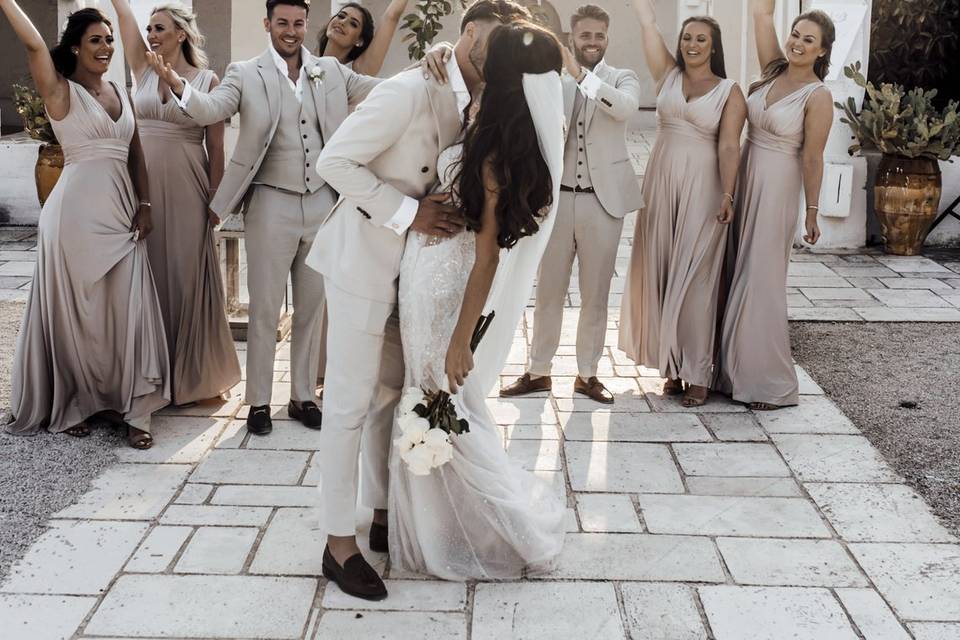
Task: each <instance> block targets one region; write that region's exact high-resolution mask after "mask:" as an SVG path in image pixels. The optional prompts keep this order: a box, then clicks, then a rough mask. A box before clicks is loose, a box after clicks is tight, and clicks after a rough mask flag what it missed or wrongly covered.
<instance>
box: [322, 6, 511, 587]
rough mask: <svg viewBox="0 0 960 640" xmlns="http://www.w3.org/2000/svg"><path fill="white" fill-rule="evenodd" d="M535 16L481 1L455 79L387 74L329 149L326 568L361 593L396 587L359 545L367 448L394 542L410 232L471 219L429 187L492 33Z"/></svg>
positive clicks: (376, 541) (378, 537)
mask: <svg viewBox="0 0 960 640" xmlns="http://www.w3.org/2000/svg"><path fill="white" fill-rule="evenodd" d="M526 16H528V14H527V12H526V10H525V9H524V8H523V7H521V6H520V5H517V4H514V3H513V2H509V1H508V0H478V1H477V2H475V3H474V4H472V5H471V6H470V7H469V8H468V9H467V11H466V13H465V14H464V16H463V19H462V22H461V35H460V39H459V40H458V41H457V44H456V45H455V46H454V55H453V56H452V57H451V58H450V61H449V62H448V64H447V66H446V72H447V77H448V79H449V82H447V83H446V84H444V85H441V84H438V83H437V82H436V81H435V80H434V79H433V78H430V79H426V78H425V77H424V73H423V72H422V71H421V70H419V69H417V70H413V71H406V72H404V73H401V74H399V75H397V76H395V77H393V78H391V79H389V80H387V81H385V82H383V84H381V85H380V86H378V87H377V88H376V89H375V90H374V91H373V92H372V93H371V94H370V97H369V98H367V99H366V100H365V101H364V102H363V104H361V105H360V106H359V107H358V108H357V110H356V111H355V112H354V113H353V114H352V115H351V116H350V117H349V118H347V120H346V121H345V122H344V123H343V125H342V126H341V127H340V129H339V130H338V131H337V133H336V135H334V136H333V138H332V139H331V140H329V141H328V143H327V146H326V148H325V149H324V150H323V153H321V154H320V158H319V160H318V164H317V173H319V174H320V176H321V177H322V178H323V179H324V180H326V181H327V182H328V183H329V184H330V185H331V186H333V187H334V188H335V189H336V190H337V191H338V192H339V193H340V194H341V199H340V201H339V202H338V203H337V205H336V206H335V207H334V209H333V210H332V211H331V212H330V214H329V216H328V217H327V218H326V220H324V222H323V224H322V226H321V227H320V231H319V233H317V238H316V241H315V242H314V245H313V250H312V251H311V252H310V255H309V257H308V258H307V264H308V265H309V266H311V267H313V268H315V269H317V270H318V271H319V272H320V273H322V274H323V277H324V284H325V287H326V292H327V311H328V321H329V324H328V334H327V372H326V380H325V387H324V411H325V413H326V419H325V425H324V430H323V436H322V442H321V445H320V450H319V451H318V454H317V455H318V456H319V465H318V466H319V469H320V471H321V480H320V493H321V498H320V502H321V514H322V515H321V518H322V520H321V522H322V526H323V527H324V529H326V531H327V534H328V537H327V547H326V549H325V550H324V554H323V574H324V575H325V576H326V577H327V578H329V579H331V580H333V581H335V582H337V583H338V585H339V586H340V588H341V589H342V590H343V591H345V592H346V593H349V594H351V595H354V596H357V597H360V598H367V599H371V600H379V599H382V598H385V597H386V595H387V591H386V587H385V586H384V584H383V581H382V580H381V579H380V577H379V576H378V575H377V572H376V571H374V570H373V569H372V568H371V567H370V566H369V564H367V562H366V561H365V560H364V559H363V556H362V555H361V553H360V549H359V547H358V546H357V540H356V520H355V517H356V505H357V489H358V487H357V484H358V481H357V478H358V475H359V474H358V468H357V467H358V457H360V456H361V455H362V458H363V469H362V473H363V483H362V485H363V496H362V502H363V504H365V505H366V506H368V507H372V508H373V509H374V523H373V526H372V528H371V530H370V548H371V549H373V550H374V551H381V552H386V551H387V550H388V548H387V538H388V536H387V513H386V507H387V479H388V470H387V464H388V458H389V451H390V436H391V430H392V426H393V416H394V410H395V408H396V405H397V403H398V401H399V399H400V393H401V388H402V386H403V377H404V370H403V350H402V348H401V344H400V328H399V318H398V315H397V277H398V275H399V273H400V259H401V256H402V255H403V249H404V245H405V242H406V234H407V231H408V230H409V229H413V230H416V231H418V232H420V233H425V234H429V235H436V236H444V237H448V236H451V235H454V234H456V233H458V232H460V230H461V229H462V228H463V224H464V223H463V219H462V216H461V215H460V214H459V213H458V212H457V210H456V209H454V208H453V207H450V206H448V205H446V204H445V201H446V198H447V195H446V194H439V195H433V196H428V195H427V194H428V193H429V192H430V189H431V187H432V186H433V185H434V184H435V183H436V180H437V158H438V157H439V155H440V152H441V151H442V150H443V149H445V148H447V147H448V146H450V145H452V144H453V143H454V142H456V140H457V139H458V138H459V136H460V132H461V128H462V126H463V122H464V118H465V112H466V110H467V108H468V107H469V105H470V102H471V100H472V96H473V95H474V94H475V93H476V91H477V89H478V88H479V86H480V85H481V83H482V71H481V70H482V68H483V63H484V61H485V59H486V43H487V37H488V35H489V34H490V32H491V31H492V30H493V29H494V28H495V27H496V26H497V25H499V24H501V23H503V22H506V21H508V20H511V19H512V18H514V17H526ZM361 442H362V451H361Z"/></svg>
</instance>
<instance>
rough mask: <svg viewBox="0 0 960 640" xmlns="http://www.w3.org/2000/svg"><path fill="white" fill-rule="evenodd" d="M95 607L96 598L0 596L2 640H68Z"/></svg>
mask: <svg viewBox="0 0 960 640" xmlns="http://www.w3.org/2000/svg"><path fill="white" fill-rule="evenodd" d="M96 603H97V598H95V597H92V596H91V597H81V596H44V595H15V594H2V595H0V623H2V627H3V637H4V639H5V640H61V638H69V637H71V636H72V635H73V632H74V631H76V629H77V627H79V626H80V624H81V623H82V622H83V619H84V618H85V617H86V616H87V613H88V612H89V611H90V609H92V608H93V606H94V605H95V604H96Z"/></svg>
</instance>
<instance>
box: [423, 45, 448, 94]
mask: <svg viewBox="0 0 960 640" xmlns="http://www.w3.org/2000/svg"><path fill="white" fill-rule="evenodd" d="M452 56H453V47H452V46H451V45H450V44H449V43H447V42H441V43H439V44H436V45H434V46H433V47H431V49H430V50H429V51H427V54H426V55H425V56H423V60H421V61H420V68H421V69H422V70H423V77H424V78H426V79H427V80H429V79H430V78H431V77H433V79H434V80H436V81H437V83H438V84H447V82H448V80H449V78H447V63H448V62H449V61H450V58H451V57H452Z"/></svg>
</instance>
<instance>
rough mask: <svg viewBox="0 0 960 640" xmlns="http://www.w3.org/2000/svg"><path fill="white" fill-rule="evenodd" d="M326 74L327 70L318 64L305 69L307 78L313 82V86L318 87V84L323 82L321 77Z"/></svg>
mask: <svg viewBox="0 0 960 640" xmlns="http://www.w3.org/2000/svg"><path fill="white" fill-rule="evenodd" d="M326 75H327V72H326V71H324V70H323V69H321V68H320V67H319V66H315V67H311V68H309V69H307V78H309V79H310V81H311V82H313V88H314V89H319V88H320V85H321V84H323V79H324V77H325V76H326Z"/></svg>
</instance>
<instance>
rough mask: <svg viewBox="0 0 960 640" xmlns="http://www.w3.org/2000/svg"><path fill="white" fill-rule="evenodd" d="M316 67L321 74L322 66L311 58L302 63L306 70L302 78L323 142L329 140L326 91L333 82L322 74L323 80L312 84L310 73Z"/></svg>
mask: <svg viewBox="0 0 960 640" xmlns="http://www.w3.org/2000/svg"><path fill="white" fill-rule="evenodd" d="M314 67H316V69H317V70H318V71H319V72H321V73H323V72H324V68H323V65H320V64H318V63H317V59H316V58H313V57H311V58H310V59H309V60H305V61H304V68H305V69H306V70H307V76H306V78H304V82H306V83H307V84H308V85H309V86H308V87H306V88H307V90H308V91H309V92H310V95H311V96H312V98H313V107H314V109H315V110H316V112H317V122H319V123H320V132H321V133H322V134H323V139H324V140H329V139H330V135H331V132H330V131H328V127H327V120H326V113H327V91H328V87H329V86H330V83H331V82H333V79H332V78H327V77H326V74H324V79H323V80H321V81H320V82H314V81H313V80H311V79H310V71H311V70H312V69H313V68H314Z"/></svg>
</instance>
